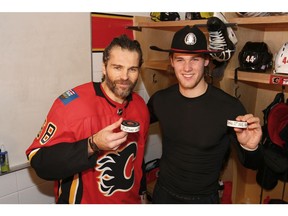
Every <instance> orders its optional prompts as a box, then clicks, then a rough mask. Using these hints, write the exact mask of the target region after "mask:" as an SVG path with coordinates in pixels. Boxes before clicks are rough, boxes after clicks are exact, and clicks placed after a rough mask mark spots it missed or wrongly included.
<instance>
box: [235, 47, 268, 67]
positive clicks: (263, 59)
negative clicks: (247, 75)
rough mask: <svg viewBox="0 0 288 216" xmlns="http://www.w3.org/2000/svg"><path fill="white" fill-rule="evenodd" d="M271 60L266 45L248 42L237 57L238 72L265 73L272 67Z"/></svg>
mask: <svg viewBox="0 0 288 216" xmlns="http://www.w3.org/2000/svg"><path fill="white" fill-rule="evenodd" d="M272 58H273V55H272V54H271V52H270V51H269V49H268V46H267V44H266V43H264V42H251V41H248V42H246V44H245V45H244V47H243V49H242V50H241V51H240V53H239V55H238V60H239V65H240V67H239V70H242V71H254V72H265V71H266V69H268V68H271V67H272V65H273V61H272Z"/></svg>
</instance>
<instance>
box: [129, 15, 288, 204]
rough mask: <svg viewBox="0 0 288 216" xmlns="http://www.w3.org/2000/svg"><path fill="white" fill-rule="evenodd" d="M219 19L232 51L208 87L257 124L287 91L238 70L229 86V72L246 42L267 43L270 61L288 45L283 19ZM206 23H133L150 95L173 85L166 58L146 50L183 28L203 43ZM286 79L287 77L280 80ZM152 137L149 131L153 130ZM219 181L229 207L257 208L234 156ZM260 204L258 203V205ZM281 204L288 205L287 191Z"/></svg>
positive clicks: (250, 176)
mask: <svg viewBox="0 0 288 216" xmlns="http://www.w3.org/2000/svg"><path fill="white" fill-rule="evenodd" d="M225 16H226V18H227V20H228V22H229V24H231V26H232V28H233V30H234V31H235V33H236V36H237V39H238V43H237V45H236V52H235V53H234V54H233V56H232V58H231V59H230V60H229V62H228V65H227V67H226V70H225V73H224V76H223V77H222V78H221V79H219V80H217V79H214V80H213V84H214V85H216V86H218V87H220V88H222V89H223V90H224V91H226V92H228V93H229V94H231V95H235V90H236V88H237V95H238V96H239V95H240V98H239V99H240V100H241V101H242V103H243V104H244V106H245V107H246V109H247V110H248V112H250V113H253V114H254V115H256V116H259V117H260V119H261V120H262V122H263V112H262V111H263V110H264V109H265V108H266V107H267V106H268V105H269V104H270V103H271V102H272V101H273V99H274V97H275V95H276V94H277V93H278V92H280V91H284V93H285V97H286V98H287V97H288V94H287V92H288V90H287V89H288V86H287V87H286V88H285V89H283V88H282V85H277V84H271V83H270V78H271V76H272V75H273V72H272V70H269V71H266V72H265V73H259V72H245V71H238V81H237V83H236V82H235V81H234V73H235V69H236V68H237V67H238V66H239V62H238V53H239V52H240V51H241V49H242V48H243V46H244V44H245V43H246V42H247V41H254V42H265V43H267V45H268V47H269V49H270V51H271V53H272V54H273V57H275V55H276V53H277V52H278V51H279V49H280V48H281V47H282V45H283V44H284V43H285V42H288V16H267V17H238V16H237V14H236V13H234V12H229V13H225ZM206 23H207V20H181V21H163V22H154V21H152V20H151V19H150V17H139V16H136V17H135V18H134V26H133V28H134V29H135V31H134V33H135V38H136V39H137V40H138V41H139V42H140V43H141V46H142V49H143V55H144V64H143V67H142V72H141V78H142V81H143V82H144V85H145V87H146V89H147V92H148V94H149V95H150V96H151V95H152V94H153V93H154V92H155V91H157V90H159V89H163V88H166V87H168V86H170V85H172V84H173V83H175V82H176V78H175V76H174V73H173V71H172V70H171V69H170V65H169V61H168V53H162V52H157V51H153V50H151V49H150V48H149V47H150V46H151V45H156V46H158V47H161V48H167V49H168V48H170V46H171V41H172V37H173V35H174V32H175V31H177V30H179V29H180V28H182V27H184V26H186V25H190V26H192V25H198V26H199V27H200V29H202V30H203V31H204V33H205V34H206V36H207V41H208V31H207V27H206ZM281 77H284V78H287V77H288V76H287V75H281ZM153 133H155V130H153ZM223 180H231V181H232V182H233V193H232V201H233V203H256V204H257V203H260V193H261V188H260V186H259V185H258V184H257V182H256V172H255V171H253V170H248V169H245V168H243V167H242V166H241V165H240V164H239V163H238V159H237V157H235V156H234V153H232V156H231V158H230V160H229V163H228V166H227V168H226V170H225V172H224V173H223ZM282 191H283V182H281V181H279V182H278V184H277V186H276V187H275V188H274V189H273V190H271V191H266V190H264V191H263V195H262V198H263V199H264V198H266V197H267V196H270V198H278V199H281V198H282ZM263 199H262V201H261V202H262V203H263ZM284 199H285V200H286V201H287V200H288V192H285V196H284Z"/></svg>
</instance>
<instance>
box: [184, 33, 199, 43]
mask: <svg viewBox="0 0 288 216" xmlns="http://www.w3.org/2000/svg"><path fill="white" fill-rule="evenodd" d="M184 42H185V44H186V45H194V44H196V42H197V38H196V36H195V34H193V33H189V34H187V35H186V36H185V38H184Z"/></svg>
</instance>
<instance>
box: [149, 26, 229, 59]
mask: <svg viewBox="0 0 288 216" xmlns="http://www.w3.org/2000/svg"><path fill="white" fill-rule="evenodd" d="M150 49H152V50H156V51H160V52H170V53H204V54H209V53H218V52H222V51H223V50H208V49H207V40H206V37H205V35H204V33H203V32H202V31H201V30H200V29H199V28H198V27H197V26H195V25H194V26H192V27H190V26H189V25H187V26H185V27H184V28H182V29H180V30H179V31H177V32H175V34H174V37H173V40H172V44H171V49H161V48H159V47H157V46H150Z"/></svg>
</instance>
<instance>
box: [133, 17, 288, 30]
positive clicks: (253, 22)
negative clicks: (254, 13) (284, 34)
mask: <svg viewBox="0 0 288 216" xmlns="http://www.w3.org/2000/svg"><path fill="white" fill-rule="evenodd" d="M227 21H228V22H229V23H230V24H232V27H233V26H236V27H237V26H239V27H247V28H255V29H261V30H267V29H274V28H287V24H288V16H266V17H237V18H230V19H227ZM206 24H207V19H203V20H180V21H162V22H154V21H147V22H146V21H145V22H139V23H138V24H137V27H134V28H138V30H141V28H153V29H159V30H166V31H178V30H179V29H181V28H182V27H184V26H186V25H190V26H192V25H198V26H199V27H200V28H202V30H205V31H207V28H206V26H205V25H206ZM282 30H283V29H282Z"/></svg>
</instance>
